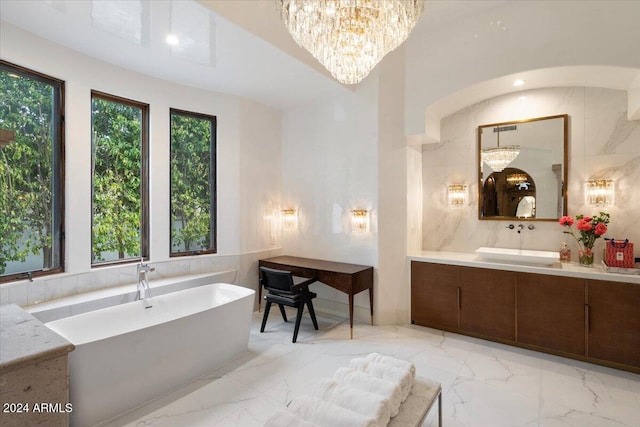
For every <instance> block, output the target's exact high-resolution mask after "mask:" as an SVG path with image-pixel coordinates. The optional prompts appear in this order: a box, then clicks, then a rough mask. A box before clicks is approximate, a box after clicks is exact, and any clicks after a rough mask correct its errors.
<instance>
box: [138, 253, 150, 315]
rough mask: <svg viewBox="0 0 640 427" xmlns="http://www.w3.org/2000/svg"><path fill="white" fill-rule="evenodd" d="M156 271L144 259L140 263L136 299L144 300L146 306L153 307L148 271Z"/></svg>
mask: <svg viewBox="0 0 640 427" xmlns="http://www.w3.org/2000/svg"><path fill="white" fill-rule="evenodd" d="M150 271H155V268H151V266H150V265H149V264H145V263H144V262H143V261H142V260H141V261H140V264H138V267H137V272H138V287H137V291H136V301H138V300H144V308H151V306H152V303H151V289H150V288H149V278H148V277H147V273H149V272H150Z"/></svg>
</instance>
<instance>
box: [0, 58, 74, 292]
mask: <svg viewBox="0 0 640 427" xmlns="http://www.w3.org/2000/svg"><path fill="white" fill-rule="evenodd" d="M63 104H64V82H62V81H60V80H57V79H54V78H52V77H48V76H45V75H42V74H39V73H37V72H34V71H31V70H27V69H25V68H22V67H18V66H15V65H13V64H10V63H8V62H5V61H1V60H0V281H8V280H15V279H20V278H26V277H29V278H30V277H31V276H32V275H39V274H46V273H54V272H61V271H62V270H63V250H64V249H63V248H64V245H63V239H64V228H63V217H64V215H63V203H64V200H63V194H64V191H63V177H64V173H63V153H64V151H63V150H64V148H63V145H64V144H63V134H64V131H63V129H64V124H63V111H64V109H63Z"/></svg>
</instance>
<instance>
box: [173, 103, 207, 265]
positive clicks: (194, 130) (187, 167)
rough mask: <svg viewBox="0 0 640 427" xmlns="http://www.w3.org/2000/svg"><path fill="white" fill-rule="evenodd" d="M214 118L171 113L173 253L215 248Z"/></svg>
mask: <svg viewBox="0 0 640 427" xmlns="http://www.w3.org/2000/svg"><path fill="white" fill-rule="evenodd" d="M214 132H215V127H214V118H213V117H211V118H203V117H200V116H194V115H189V114H188V113H184V114H182V113H176V112H172V114H171V224H172V226H171V242H172V248H171V252H172V253H182V252H197V251H207V250H212V249H215V236H214V230H215V228H214V226H213V224H212V216H211V212H212V204H213V194H212V190H213V189H215V186H214V185H213V180H214V170H215V169H213V168H212V147H213V143H212V141H213V137H214Z"/></svg>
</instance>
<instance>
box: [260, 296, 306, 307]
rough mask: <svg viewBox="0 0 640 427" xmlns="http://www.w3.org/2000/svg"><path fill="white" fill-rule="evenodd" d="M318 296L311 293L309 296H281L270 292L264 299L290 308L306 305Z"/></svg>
mask: <svg viewBox="0 0 640 427" xmlns="http://www.w3.org/2000/svg"><path fill="white" fill-rule="evenodd" d="M317 296H318V294H316V293H314V292H309V293H307V294H295V295H280V294H276V293H273V292H270V293H268V294H267V295H265V297H264V299H266V300H267V301H271V302H272V303H276V304H284V305H286V306H289V307H297V306H298V305H299V304H300V303H303V304H304V303H305V302H307V301H309V300H311V299H313V298H315V297H317Z"/></svg>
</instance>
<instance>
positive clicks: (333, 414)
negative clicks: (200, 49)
mask: <svg viewBox="0 0 640 427" xmlns="http://www.w3.org/2000/svg"><path fill="white" fill-rule="evenodd" d="M289 410H290V411H292V412H294V413H296V414H297V415H298V416H300V417H301V418H302V419H304V420H307V421H311V422H312V423H315V424H317V425H318V426H321V427H378V423H376V420H375V419H374V418H373V417H366V416H364V415H362V414H358V413H357V412H353V411H350V410H348V409H345V408H343V407H341V406H338V405H335V404H333V403H330V402H325V401H324V400H321V399H318V398H317V397H313V396H298V397H296V398H295V399H293V401H292V402H291V403H290V404H289Z"/></svg>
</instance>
